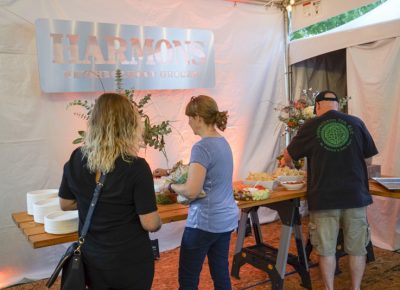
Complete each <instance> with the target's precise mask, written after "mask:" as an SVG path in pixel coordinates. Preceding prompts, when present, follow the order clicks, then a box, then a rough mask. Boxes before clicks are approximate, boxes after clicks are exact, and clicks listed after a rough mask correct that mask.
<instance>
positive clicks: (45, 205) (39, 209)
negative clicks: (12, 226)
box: [33, 197, 61, 224]
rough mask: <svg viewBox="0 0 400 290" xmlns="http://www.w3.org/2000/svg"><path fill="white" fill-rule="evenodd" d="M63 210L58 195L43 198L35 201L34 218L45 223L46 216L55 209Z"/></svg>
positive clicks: (36, 221) (40, 222) (37, 221)
mask: <svg viewBox="0 0 400 290" xmlns="http://www.w3.org/2000/svg"><path fill="white" fill-rule="evenodd" d="M57 210H61V208H60V200H59V198H58V197H54V198H48V199H41V200H38V201H36V202H34V203H33V220H34V221H35V223H39V224H43V223H44V217H45V216H46V215H48V214H49V213H51V212H53V211H57Z"/></svg>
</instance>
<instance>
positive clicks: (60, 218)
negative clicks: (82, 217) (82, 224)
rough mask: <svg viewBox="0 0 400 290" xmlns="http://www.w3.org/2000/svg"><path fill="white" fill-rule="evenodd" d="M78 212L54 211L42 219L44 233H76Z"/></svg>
mask: <svg viewBox="0 0 400 290" xmlns="http://www.w3.org/2000/svg"><path fill="white" fill-rule="evenodd" d="M78 224H79V219H78V211H77V210H70V211H55V212H52V213H50V214H48V215H47V216H45V217H44V231H45V232H46V233H49V234H69V233H73V232H76V231H78Z"/></svg>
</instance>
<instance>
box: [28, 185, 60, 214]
mask: <svg viewBox="0 0 400 290" xmlns="http://www.w3.org/2000/svg"><path fill="white" fill-rule="evenodd" d="M57 195H58V189H41V190H34V191H29V192H28V193H27V194H26V208H27V211H28V214H30V215H33V203H34V202H36V201H39V200H43V199H48V198H52V197H57Z"/></svg>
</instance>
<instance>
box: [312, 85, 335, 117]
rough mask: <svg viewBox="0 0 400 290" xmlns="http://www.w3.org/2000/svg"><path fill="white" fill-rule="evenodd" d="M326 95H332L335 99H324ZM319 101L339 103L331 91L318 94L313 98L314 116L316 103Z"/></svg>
mask: <svg viewBox="0 0 400 290" xmlns="http://www.w3.org/2000/svg"><path fill="white" fill-rule="evenodd" d="M326 94H332V95H334V96H335V97H334V98H326V97H325V95H326ZM320 101H335V102H338V103H339V98H338V96H337V95H336V94H335V93H334V92H332V91H322V92H319V93H318V94H317V95H316V96H315V102H314V115H316V114H317V103H318V102H320Z"/></svg>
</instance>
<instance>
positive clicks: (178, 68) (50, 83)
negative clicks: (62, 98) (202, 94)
mask: <svg viewBox="0 0 400 290" xmlns="http://www.w3.org/2000/svg"><path fill="white" fill-rule="evenodd" d="M36 39H37V47H38V58H39V72H40V83H41V87H42V90H43V91H44V92H47V93H56V92H89V91H102V90H103V86H104V89H105V90H106V91H113V90H115V81H114V78H115V70H116V69H120V70H121V71H122V74H123V79H124V87H125V88H126V89H139V90H160V89H190V88H210V87H214V85H215V68H214V49H213V47H214V34H213V33H212V32H211V31H208V30H200V29H178V28H167V27H146V26H136V25H122V24H108V23H92V22H82V21H65V20H49V19H38V20H37V21H36ZM100 79H101V82H100Z"/></svg>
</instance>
